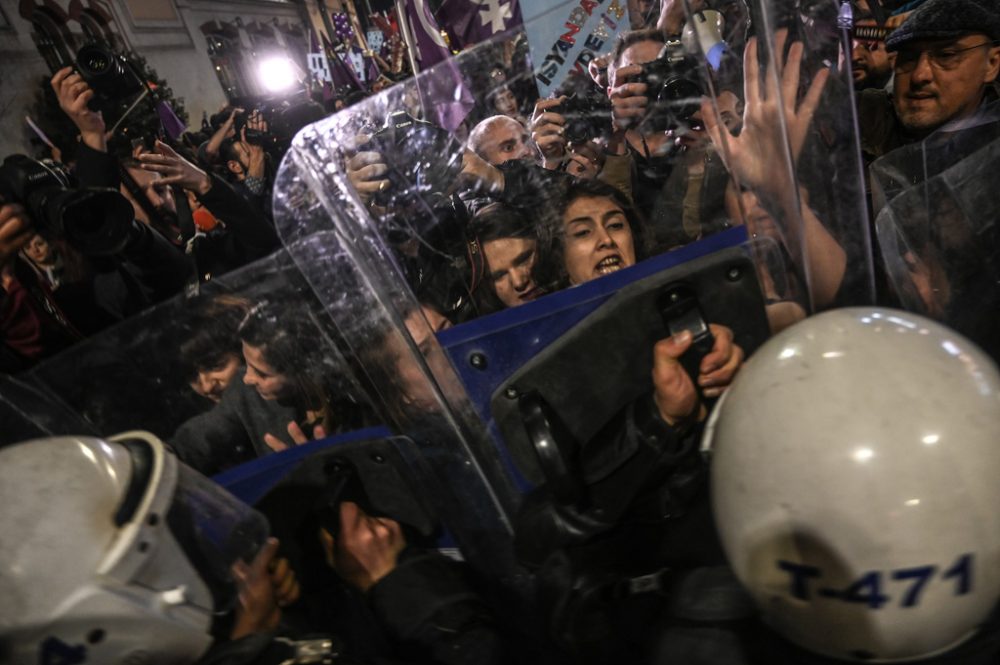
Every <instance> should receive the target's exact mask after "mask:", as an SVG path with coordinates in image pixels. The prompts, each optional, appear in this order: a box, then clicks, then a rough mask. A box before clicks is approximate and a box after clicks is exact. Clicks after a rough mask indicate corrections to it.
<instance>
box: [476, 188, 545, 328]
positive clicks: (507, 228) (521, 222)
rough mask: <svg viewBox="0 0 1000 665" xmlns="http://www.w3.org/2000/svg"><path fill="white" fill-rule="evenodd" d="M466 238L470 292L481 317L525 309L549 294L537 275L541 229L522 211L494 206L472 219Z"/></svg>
mask: <svg viewBox="0 0 1000 665" xmlns="http://www.w3.org/2000/svg"><path fill="white" fill-rule="evenodd" d="M466 236H467V238H468V253H469V270H470V275H469V290H470V292H471V293H472V297H473V300H474V302H475V304H476V309H477V310H478V311H479V313H480V314H490V313H492V312H496V311H499V310H501V309H504V308H506V307H516V306H518V305H523V304H524V303H526V302H530V301H531V300H534V299H535V298H538V297H539V296H541V295H542V294H544V293H545V291H544V290H543V289H542V288H540V287H539V285H538V282H537V281H536V279H535V275H534V270H535V262H536V254H537V249H538V233H537V227H536V226H535V225H534V224H532V223H531V222H530V221H529V220H528V219H527V217H526V216H525V215H524V214H523V213H522V212H521V211H520V210H518V209H517V208H514V207H512V206H510V205H507V204H504V203H491V204H490V205H488V206H486V207H485V208H483V209H482V210H480V211H479V212H478V213H477V214H476V216H475V217H474V218H473V219H472V222H471V223H470V224H469V227H468V230H467V231H466Z"/></svg>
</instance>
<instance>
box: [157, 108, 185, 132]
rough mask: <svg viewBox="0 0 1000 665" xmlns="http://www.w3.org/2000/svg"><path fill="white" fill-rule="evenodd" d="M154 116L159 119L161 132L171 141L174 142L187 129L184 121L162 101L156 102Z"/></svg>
mask: <svg viewBox="0 0 1000 665" xmlns="http://www.w3.org/2000/svg"><path fill="white" fill-rule="evenodd" d="M156 115H158V116H159V117H160V124H161V125H162V126H163V131H164V132H166V134H167V136H169V137H170V140H171V141H176V140H177V139H179V138H180V136H181V134H183V133H184V131H185V130H186V129H187V125H185V124H184V121H183V120H181V119H180V118H178V117H177V114H176V113H174V109H173V107H172V106H170V104H169V103H167V102H166V101H164V100H162V99H161V100H160V101H158V102H156Z"/></svg>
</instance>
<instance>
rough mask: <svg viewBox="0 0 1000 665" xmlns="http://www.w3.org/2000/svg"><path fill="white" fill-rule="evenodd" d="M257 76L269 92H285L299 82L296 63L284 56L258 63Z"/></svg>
mask: <svg viewBox="0 0 1000 665" xmlns="http://www.w3.org/2000/svg"><path fill="white" fill-rule="evenodd" d="M257 78H258V79H260V84H261V85H262V86H264V88H265V89H266V90H267V91H268V92H271V93H277V92H285V91H286V90H288V89H289V88H291V87H293V86H294V85H295V84H296V83H297V80H296V70H295V64H294V63H293V62H292V61H291V60H289V59H288V58H286V57H284V56H274V57H271V58H268V59H267V60H264V61H263V62H261V63H260V65H258V67H257Z"/></svg>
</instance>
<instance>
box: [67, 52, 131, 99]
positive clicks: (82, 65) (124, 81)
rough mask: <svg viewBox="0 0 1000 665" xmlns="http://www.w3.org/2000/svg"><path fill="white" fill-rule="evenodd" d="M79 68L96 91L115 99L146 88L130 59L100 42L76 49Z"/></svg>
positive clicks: (107, 97)
mask: <svg viewBox="0 0 1000 665" xmlns="http://www.w3.org/2000/svg"><path fill="white" fill-rule="evenodd" d="M76 70H77V71H78V72H79V73H80V76H82V77H83V80H84V81H86V82H87V85H89V86H90V87H91V88H92V89H93V90H94V92H95V93H96V94H97V95H98V96H100V97H102V98H104V99H106V100H108V101H112V102H116V101H120V100H123V99H126V98H128V97H131V96H132V95H136V94H138V93H140V92H142V90H143V89H144V88H145V86H144V85H143V82H142V79H141V78H140V77H139V74H138V73H137V72H136V71H135V68H134V67H133V66H132V64H131V63H130V62H129V61H128V59H127V58H126V57H125V56H123V55H121V54H118V53H115V52H114V51H112V50H111V49H109V48H107V47H105V46H101V45H100V44H87V45H86V46H84V47H83V48H81V49H80V50H79V51H77V53H76Z"/></svg>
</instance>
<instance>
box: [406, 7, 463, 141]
mask: <svg viewBox="0 0 1000 665" xmlns="http://www.w3.org/2000/svg"><path fill="white" fill-rule="evenodd" d="M406 18H407V22H408V23H409V24H410V31H411V32H412V33H413V40H414V43H415V46H416V51H417V58H418V59H419V60H420V67H421V69H423V70H427V69H429V68H431V67H432V66H434V65H436V64H438V63H441V62H444V63H446V64H443V65H441V66H440V67H434V71H433V72H428V73H427V74H426V75H424V74H422V75H421V76H420V77H419V78H418V80H417V85H418V86H419V88H420V98H421V101H422V102H423V105H424V108H425V109H430V110H431V114H432V115H433V117H434V118H436V119H437V123H438V124H439V125H440V126H442V127H444V128H445V129H447V130H448V131H451V132H453V131H455V129H457V128H458V126H459V125H461V124H462V122H463V121H464V120H465V117H466V116H467V115H469V111H471V110H472V109H473V107H474V106H475V105H476V100H475V99H474V98H473V96H472V93H471V92H470V91H469V88H468V86H467V85H466V84H465V80H464V79H463V78H462V72H460V71H459V69H458V67H457V66H456V65H455V63H454V61H453V59H452V55H451V51H449V50H448V46H447V45H446V44H445V41H444V37H442V36H441V29H440V28H439V27H438V24H437V21H435V20H434V16H433V15H432V14H431V11H430V8H429V7H427V4H426V0H407V2H406ZM431 114H428V117H431Z"/></svg>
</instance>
